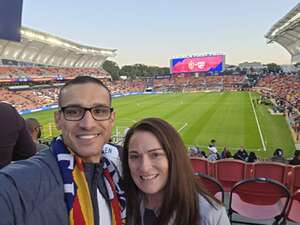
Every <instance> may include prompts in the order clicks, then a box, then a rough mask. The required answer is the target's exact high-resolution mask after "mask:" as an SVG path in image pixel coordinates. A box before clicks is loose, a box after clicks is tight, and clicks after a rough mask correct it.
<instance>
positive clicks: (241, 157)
mask: <svg viewBox="0 0 300 225" xmlns="http://www.w3.org/2000/svg"><path fill="white" fill-rule="evenodd" d="M247 157H248V152H247V151H246V149H245V148H244V146H241V148H240V149H239V150H238V151H237V152H236V153H235V154H234V155H233V158H234V159H238V160H242V161H246V159H247Z"/></svg>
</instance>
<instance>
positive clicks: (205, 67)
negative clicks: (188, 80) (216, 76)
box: [170, 55, 225, 74]
mask: <svg viewBox="0 0 300 225" xmlns="http://www.w3.org/2000/svg"><path fill="white" fill-rule="evenodd" d="M170 64H171V65H170V72H171V73H172V74H177V73H199V72H222V71H223V69H224V65H225V55H208V56H199V57H186V58H175V59H171V63H170Z"/></svg>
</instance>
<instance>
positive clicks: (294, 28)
mask: <svg viewBox="0 0 300 225" xmlns="http://www.w3.org/2000/svg"><path fill="white" fill-rule="evenodd" d="M265 38H267V39H268V42H267V43H272V42H277V43H278V44H280V45H281V46H282V47H284V48H285V49H286V50H287V51H288V52H289V53H290V54H291V57H292V58H291V63H293V64H295V63H299V62H300V3H298V4H297V5H296V6H295V7H294V8H293V9H292V10H291V11H290V12H288V13H287V14H286V15H285V16H284V17H283V18H282V19H280V20H279V21H278V22H277V23H276V24H274V25H273V26H272V28H271V29H270V31H269V32H268V33H267V34H266V35H265Z"/></svg>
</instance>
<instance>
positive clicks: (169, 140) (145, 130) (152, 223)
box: [123, 118, 230, 225]
mask: <svg viewBox="0 0 300 225" xmlns="http://www.w3.org/2000/svg"><path fill="white" fill-rule="evenodd" d="M123 171H124V188H125V193H126V197H127V218H128V224H129V225H169V224H172V225H197V224H198V225H215V224H219V225H221V224H222V225H227V224H228V225H229V224H230V223H229V220H228V217H227V215H226V211H225V209H224V207H222V206H221V204H220V203H219V202H218V201H217V200H216V199H214V198H213V197H211V196H209V195H208V194H207V193H206V192H205V191H203V190H202V189H201V187H199V186H198V184H197V182H196V180H195V179H194V175H193V172H192V171H193V170H192V167H191V164H190V161H189V158H188V156H187V153H186V148H185V146H184V143H183V141H182V139H181V138H180V136H179V134H178V133H177V131H176V130H175V129H174V128H173V127H172V126H171V125H170V124H168V123H167V122H165V121H163V120H161V119H158V118H147V119H143V120H141V121H140V122H137V123H136V124H134V125H133V126H132V127H131V128H130V130H129V131H128V132H127V135H126V137H125V141H124V158H123Z"/></svg>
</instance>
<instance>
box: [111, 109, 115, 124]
mask: <svg viewBox="0 0 300 225" xmlns="http://www.w3.org/2000/svg"><path fill="white" fill-rule="evenodd" d="M115 118H116V112H115V111H113V112H112V113H111V116H110V120H111V123H112V127H113V126H114V125H115Z"/></svg>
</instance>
